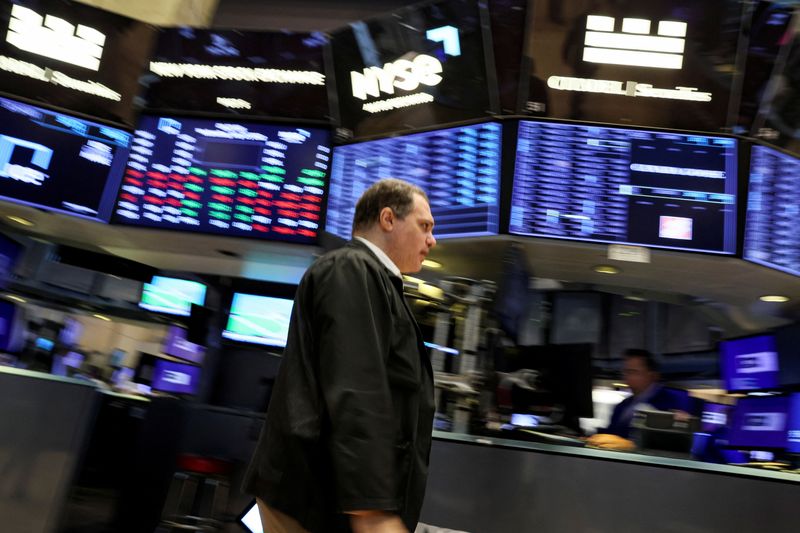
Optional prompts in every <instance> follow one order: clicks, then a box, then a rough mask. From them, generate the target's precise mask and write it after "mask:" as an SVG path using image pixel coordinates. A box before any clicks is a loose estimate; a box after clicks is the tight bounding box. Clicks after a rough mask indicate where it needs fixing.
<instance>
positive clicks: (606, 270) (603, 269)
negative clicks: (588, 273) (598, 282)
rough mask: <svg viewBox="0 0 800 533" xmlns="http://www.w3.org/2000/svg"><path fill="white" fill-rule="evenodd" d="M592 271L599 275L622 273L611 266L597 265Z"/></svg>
mask: <svg viewBox="0 0 800 533" xmlns="http://www.w3.org/2000/svg"><path fill="white" fill-rule="evenodd" d="M592 270H594V271H595V272H597V273H599V274H619V273H620V272H621V270H620V269H618V268H617V267H615V266H611V265H597V266H595V267H592Z"/></svg>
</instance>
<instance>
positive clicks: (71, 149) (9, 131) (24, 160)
mask: <svg viewBox="0 0 800 533" xmlns="http://www.w3.org/2000/svg"><path fill="white" fill-rule="evenodd" d="M130 140H131V135H130V134H129V133H127V132H124V131H122V130H119V129H116V128H112V127H109V126H104V125H102V124H98V123H95V122H90V121H88V120H82V119H78V118H75V117H72V116H69V115H65V114H63V113H56V112H54V111H49V110H47V109H43V108H40V107H37V106H33V105H29V104H23V103H20V102H15V101H14V100H9V99H7V98H0V198H3V199H6V200H11V201H14V202H19V203H23V204H27V205H31V206H36V207H43V208H47V209H53V210H56V211H60V212H62V213H67V214H70V215H75V216H80V217H86V218H90V219H95V220H102V221H106V222H107V221H108V219H109V216H110V215H111V210H112V208H113V205H114V196H115V195H116V191H117V189H118V187H119V182H120V178H121V176H122V171H123V168H124V166H125V159H126V157H127V155H128V147H129V144H130Z"/></svg>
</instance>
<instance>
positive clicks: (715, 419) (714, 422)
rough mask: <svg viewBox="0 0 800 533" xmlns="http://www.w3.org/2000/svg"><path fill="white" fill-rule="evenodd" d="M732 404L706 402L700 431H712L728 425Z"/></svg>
mask: <svg viewBox="0 0 800 533" xmlns="http://www.w3.org/2000/svg"><path fill="white" fill-rule="evenodd" d="M730 412H731V406H730V405H725V404H724V403H715V402H704V404H703V411H702V414H701V415H700V431H702V432H704V433H712V432H714V431H716V430H717V429H720V428H723V427H726V426H727V425H728V419H729V417H730Z"/></svg>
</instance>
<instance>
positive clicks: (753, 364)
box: [736, 352, 778, 374]
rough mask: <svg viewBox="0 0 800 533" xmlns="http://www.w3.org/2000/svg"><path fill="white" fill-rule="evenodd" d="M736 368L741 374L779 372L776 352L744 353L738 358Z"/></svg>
mask: <svg viewBox="0 0 800 533" xmlns="http://www.w3.org/2000/svg"><path fill="white" fill-rule="evenodd" d="M736 367H737V371H738V372H739V373H740V374H757V373H760V372H775V371H777V370H778V357H777V354H776V353H775V352H757V353H743V354H738V355H737V356H736Z"/></svg>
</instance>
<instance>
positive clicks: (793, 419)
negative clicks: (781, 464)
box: [787, 392, 800, 453]
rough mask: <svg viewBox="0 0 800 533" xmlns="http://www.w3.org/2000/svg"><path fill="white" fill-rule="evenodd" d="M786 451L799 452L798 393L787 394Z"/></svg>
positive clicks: (799, 417) (799, 411) (799, 410)
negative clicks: (787, 423)
mask: <svg viewBox="0 0 800 533" xmlns="http://www.w3.org/2000/svg"><path fill="white" fill-rule="evenodd" d="M787 440H788V444H787V451H788V452H790V453H800V393H798V392H795V393H794V394H792V395H791V396H789V432H788V439H787Z"/></svg>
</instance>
